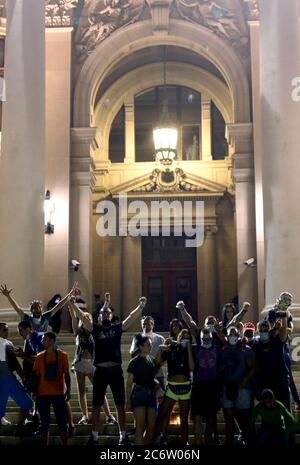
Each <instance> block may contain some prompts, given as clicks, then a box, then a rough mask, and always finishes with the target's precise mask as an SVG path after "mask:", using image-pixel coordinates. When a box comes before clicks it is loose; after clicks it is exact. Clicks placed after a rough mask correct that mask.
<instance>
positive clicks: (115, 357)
mask: <svg viewBox="0 0 300 465" xmlns="http://www.w3.org/2000/svg"><path fill="white" fill-rule="evenodd" d="M146 303H147V299H146V297H141V298H140V299H139V303H138V306H137V307H136V308H135V309H134V310H133V311H132V312H131V313H130V314H129V315H128V317H127V318H126V319H125V320H124V321H123V322H121V323H117V324H113V323H112V318H113V313H112V311H111V305H110V293H109V292H106V294H105V302H104V305H103V307H102V309H101V311H100V315H99V319H98V323H97V324H95V323H93V322H92V321H91V320H90V318H88V317H87V316H86V315H85V313H84V312H83V311H82V310H80V308H79V307H78V305H76V303H75V302H74V301H72V300H71V301H70V306H71V308H73V309H74V312H75V314H76V316H77V317H78V318H79V319H80V320H81V321H82V323H83V326H84V327H85V328H86V329H87V330H88V331H89V332H91V333H92V336H93V338H94V342H95V356H94V366H95V367H96V370H95V373H94V377H93V410H92V433H91V436H90V438H89V440H88V443H87V445H89V446H93V445H97V444H98V440H99V429H100V428H101V426H102V425H101V417H100V412H101V407H102V406H103V403H104V397H105V393H106V389H107V387H108V386H110V388H111V390H112V394H113V398H114V402H115V405H116V409H117V412H118V424H119V433H120V440H119V445H128V444H129V440H128V437H127V435H126V430H125V425H126V413H125V385H124V377H123V370H122V355H121V337H122V333H123V332H124V331H127V330H128V329H129V328H130V326H131V325H132V323H134V321H135V320H136V319H137V318H139V317H140V316H141V313H142V310H143V309H144V307H145V305H146Z"/></svg>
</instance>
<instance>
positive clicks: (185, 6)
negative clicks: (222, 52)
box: [172, 0, 248, 46]
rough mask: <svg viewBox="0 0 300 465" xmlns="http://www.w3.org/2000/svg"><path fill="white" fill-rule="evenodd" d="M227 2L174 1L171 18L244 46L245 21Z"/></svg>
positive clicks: (229, 2)
mask: <svg viewBox="0 0 300 465" xmlns="http://www.w3.org/2000/svg"><path fill="white" fill-rule="evenodd" d="M232 4H233V2H231V1H228V0H216V1H213V0H197V1H195V0H174V3H173V8H172V16H173V17H177V18H180V19H184V20H186V21H190V22H193V23H196V24H200V25H201V26H204V27H207V28H208V29H210V30H211V31H213V32H214V33H216V34H217V35H219V36H220V37H222V38H225V39H227V40H229V41H230V42H231V43H232V44H233V45H239V46H240V45H242V46H243V45H246V44H247V43H248V31H247V28H246V23H245V20H244V18H243V16H242V14H241V11H240V12H238V10H237V9H234V6H233V5H232Z"/></svg>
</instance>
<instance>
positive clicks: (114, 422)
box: [105, 415, 118, 425]
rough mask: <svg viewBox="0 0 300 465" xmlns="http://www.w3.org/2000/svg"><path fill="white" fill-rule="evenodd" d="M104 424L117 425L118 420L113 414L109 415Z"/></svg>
mask: <svg viewBox="0 0 300 465" xmlns="http://www.w3.org/2000/svg"><path fill="white" fill-rule="evenodd" d="M105 424H106V425H117V424H118V422H117V420H116V419H115V417H114V416H113V415H110V416H109V417H106V420H105Z"/></svg>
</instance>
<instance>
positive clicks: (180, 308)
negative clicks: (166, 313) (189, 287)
mask: <svg viewBox="0 0 300 465" xmlns="http://www.w3.org/2000/svg"><path fill="white" fill-rule="evenodd" d="M176 308H178V309H179V310H184V309H185V305H184V302H183V300H179V302H177V304H176Z"/></svg>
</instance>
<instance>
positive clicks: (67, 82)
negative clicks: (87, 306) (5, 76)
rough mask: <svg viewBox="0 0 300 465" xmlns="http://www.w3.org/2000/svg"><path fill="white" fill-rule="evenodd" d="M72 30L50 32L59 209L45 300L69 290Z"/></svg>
mask: <svg viewBox="0 0 300 465" xmlns="http://www.w3.org/2000/svg"><path fill="white" fill-rule="evenodd" d="M72 30H73V29H72V28H70V27H60V28H50V29H49V28H48V29H46V157H45V165H46V169H45V185H46V189H49V190H50V193H51V200H53V202H54V205H55V208H54V213H53V218H52V220H53V224H54V234H50V235H47V236H46V237H45V272H44V298H45V301H47V300H49V299H50V298H51V297H52V296H53V295H54V294H55V293H57V292H60V293H62V294H63V293H65V292H66V291H67V289H68V286H69V194H70V107H71V104H70V98H71V52H72Z"/></svg>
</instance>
